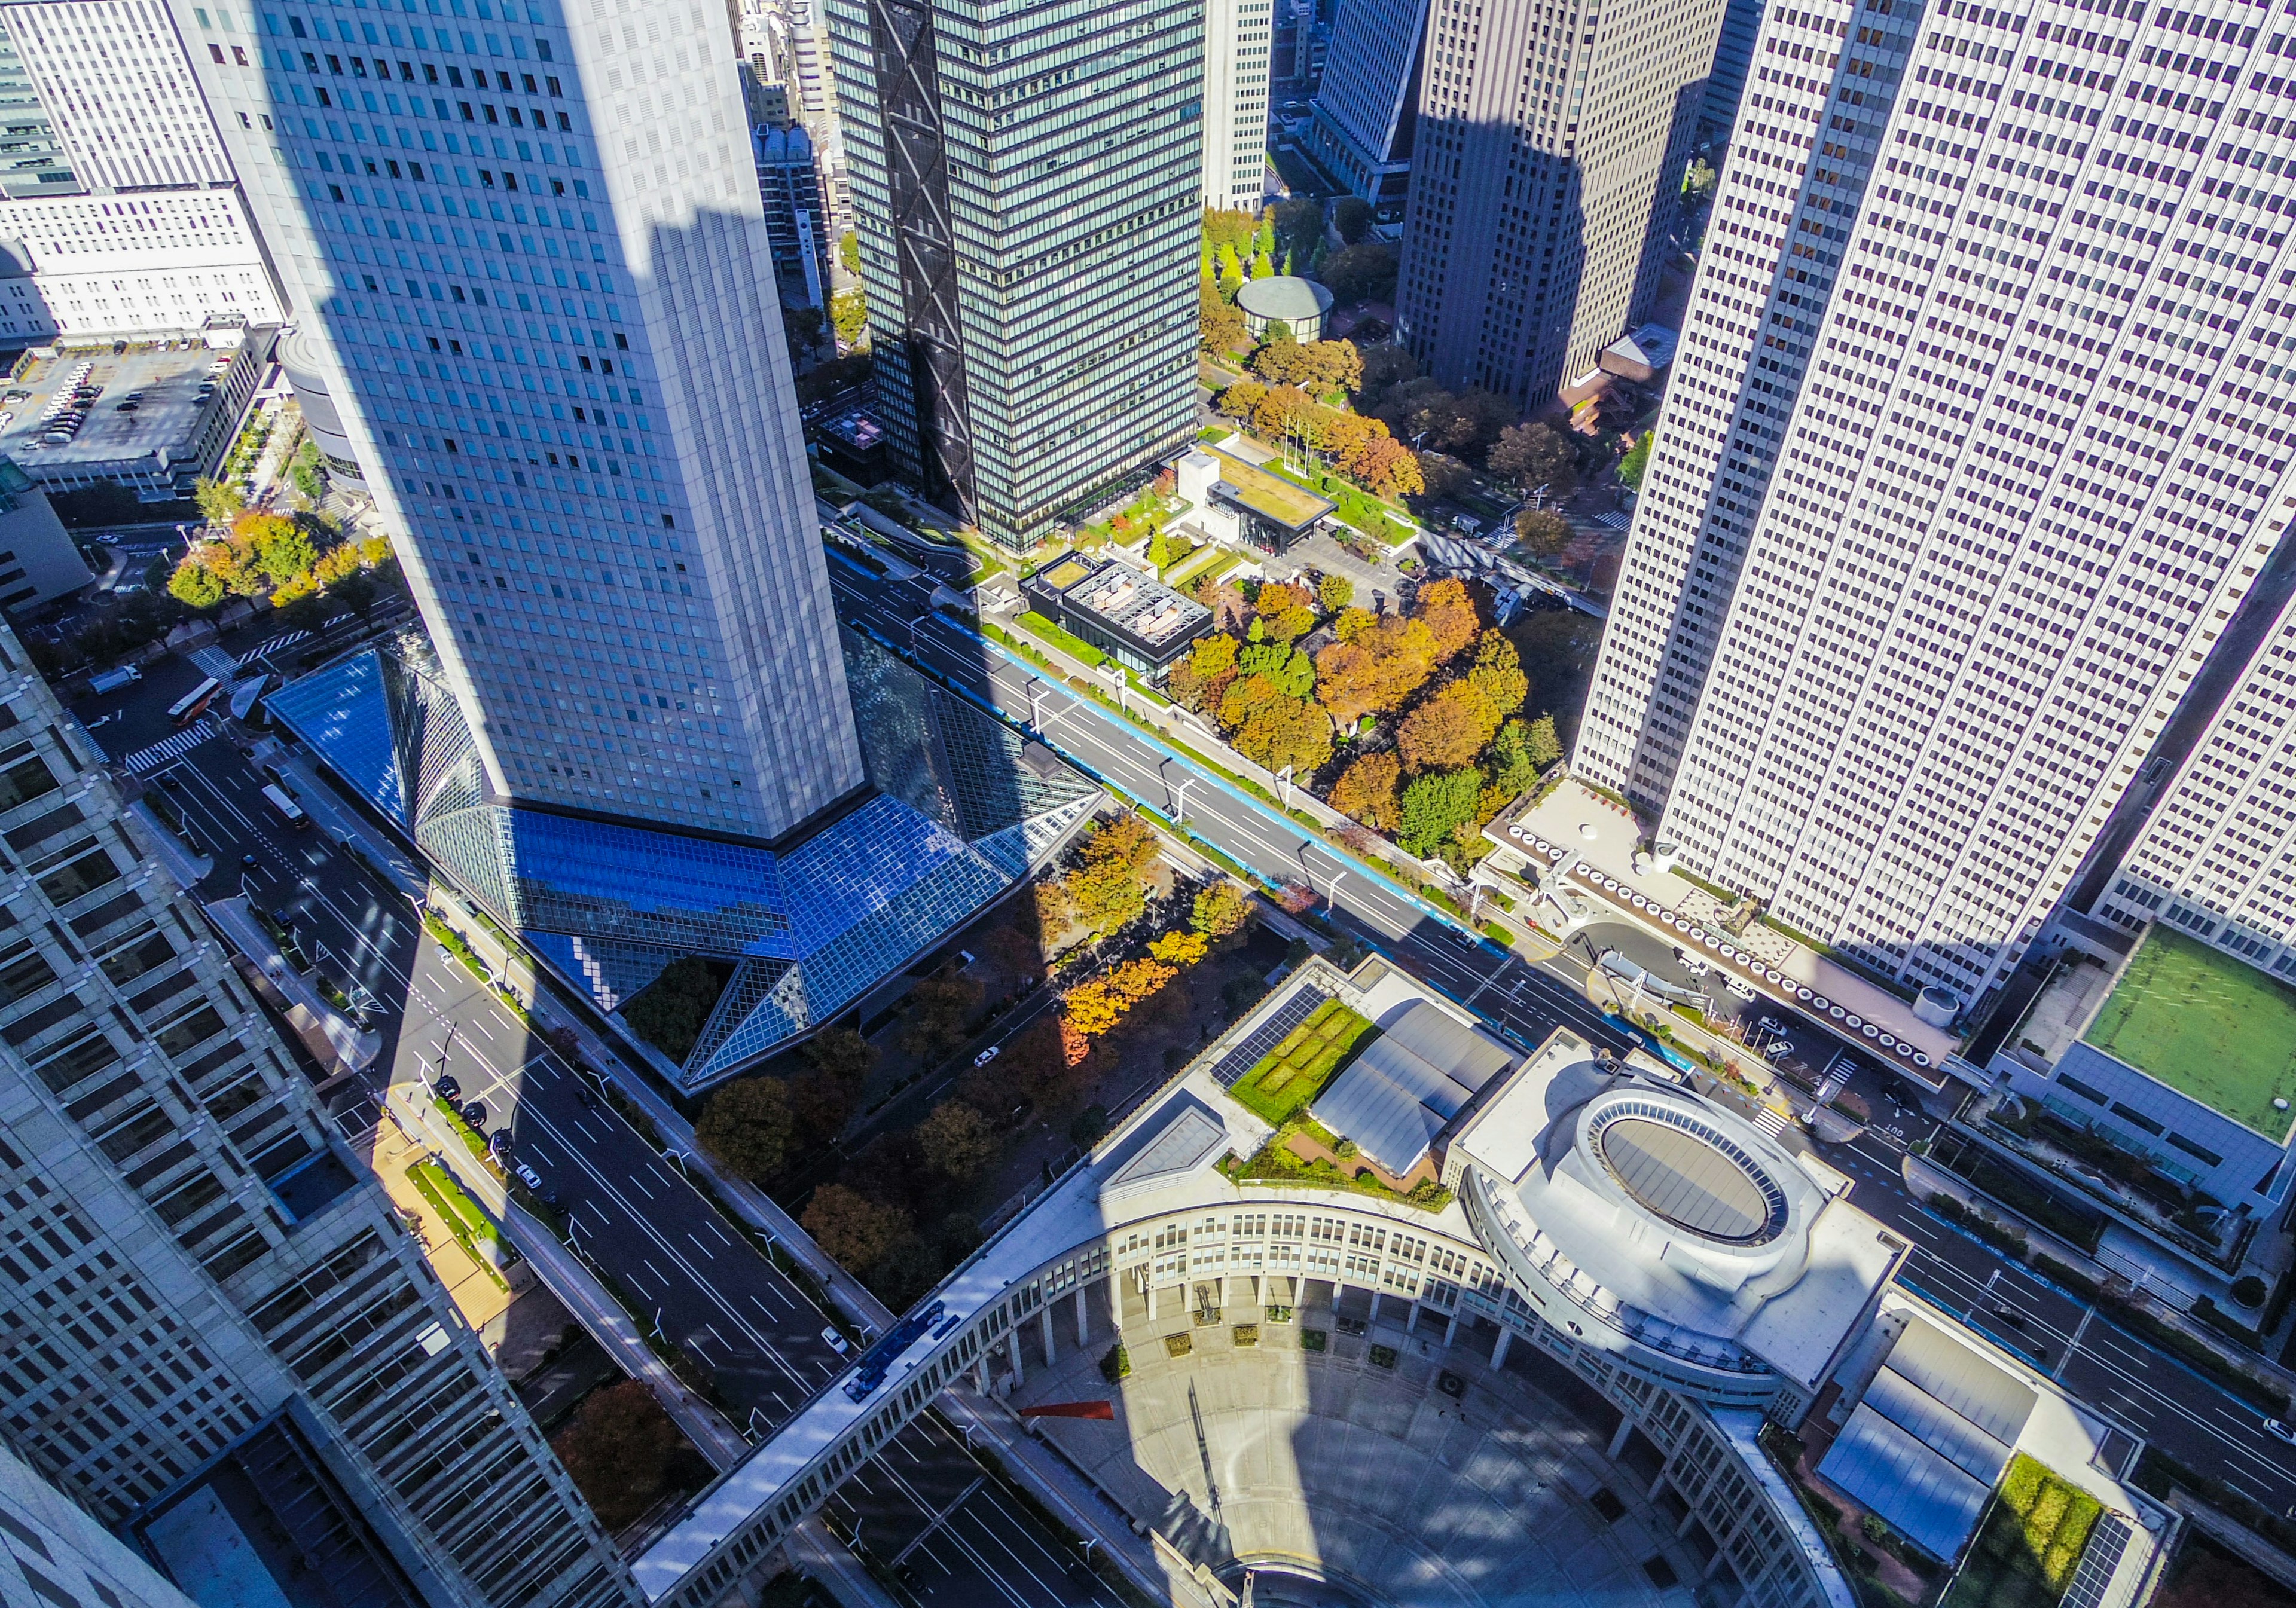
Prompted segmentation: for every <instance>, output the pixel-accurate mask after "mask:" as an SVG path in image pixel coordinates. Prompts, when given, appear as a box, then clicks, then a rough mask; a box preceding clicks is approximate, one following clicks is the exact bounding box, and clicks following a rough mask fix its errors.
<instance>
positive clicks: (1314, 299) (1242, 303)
mask: <svg viewBox="0 0 2296 1608" xmlns="http://www.w3.org/2000/svg"><path fill="white" fill-rule="evenodd" d="M1235 305H1236V306H1239V307H1242V309H1243V310H1244V311H1245V312H1247V313H1249V314H1251V315H1252V316H1253V317H1255V318H1282V319H1286V320H1289V319H1294V318H1320V317H1322V316H1323V315H1324V314H1326V313H1328V312H1330V311H1331V310H1332V293H1331V292H1330V291H1329V290H1325V289H1324V287H1323V286H1321V285H1319V284H1317V283H1316V282H1315V281H1314V280H1312V279H1300V278H1299V277H1297V276H1296V275H1292V274H1286V273H1278V274H1276V275H1275V276H1274V277H1272V278H1268V279H1251V280H1246V281H1245V282H1244V283H1243V289H1242V290H1238V291H1237V292H1236V293H1235Z"/></svg>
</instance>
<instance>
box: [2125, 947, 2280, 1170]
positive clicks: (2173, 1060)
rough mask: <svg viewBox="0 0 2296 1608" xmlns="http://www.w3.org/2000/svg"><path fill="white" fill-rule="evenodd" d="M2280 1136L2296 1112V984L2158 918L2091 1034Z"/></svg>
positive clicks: (2217, 1107) (2192, 1093)
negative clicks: (2278, 1103)
mask: <svg viewBox="0 0 2296 1608" xmlns="http://www.w3.org/2000/svg"><path fill="white" fill-rule="evenodd" d="M2083 1036H2084V1038H2085V1039H2086V1041H2087V1042H2088V1043H2089V1044H2091V1045H2093V1046H2095V1048H2096V1049H2101V1050H2103V1051H2104V1052H2105V1053H2106V1054H2107V1055H2110V1056H2114V1057H2118V1058H2120V1060H2123V1061H2126V1062H2128V1064H2129V1065H2131V1066H2134V1067H2136V1069H2137V1070H2138V1071H2140V1072H2143V1073H2146V1074H2147V1075H2149V1076H2151V1077H2154V1078H2158V1079H2159V1080H2160V1081H2161V1082H2163V1083H2166V1084H2168V1085H2169V1088H2171V1089H2174V1090H2177V1091H2178V1092H2179V1093H2181V1094H2185V1095H2187V1096H2189V1097H2191V1098H2194V1099H2195V1100H2198V1101H2200V1102H2201V1103H2202V1105H2205V1106H2209V1107H2210V1109H2211V1110H2214V1111H2217V1112H2219V1113H2221V1114H2223V1115H2225V1116H2227V1117H2230V1118H2231V1119H2232V1120H2233V1121H2234V1122H2240V1123H2243V1124H2244V1125H2245V1126H2247V1127H2249V1128H2251V1129H2254V1130H2256V1131H2257V1132H2259V1133H2260V1134H2263V1135H2264V1136H2265V1137H2266V1138H2267V1139H2270V1140H2271V1141H2272V1142H2273V1143H2274V1144H2276V1145H2277V1144H2284V1143H2285V1142H2286V1140H2287V1138H2288V1133H2289V1128H2290V1124H2291V1122H2292V1121H2296V1111H2282V1110H2276V1109H2274V1107H2273V1104H2272V1102H2273V1101H2274V1100H2275V1099H2283V1100H2287V1101H2289V1102H2291V1104H2292V1106H2296V990H2291V989H2289V988H2288V987H2287V986H2286V985H2284V984H2279V983H2276V982H2274V981H2273V980H2272V979H2271V978H2270V977H2267V975H2264V974H2263V973H2262V972H2260V971H2258V970H2257V969H2256V968H2255V967H2251V966H2250V965H2248V964H2247V963H2245V962H2244V961H2241V960H2236V959H2234V958H2233V957H2232V956H2230V955H2227V954H2224V953H2222V952H2220V951H2217V950H2214V949H2211V948H2210V947H2209V946H2208V945H2207V944H2205V943H2199V942H2197V941H2196V940H2194V939H2191V938H2187V937H2185V935H2183V934H2182V933H2177V932H2171V931H2169V930H2168V929H2167V928H2165V927H2161V926H2155V927H2153V930H2152V931H2151V932H2150V933H2149V934H2147V935H2145V939H2144V945H2143V947H2142V948H2140V949H2138V950H2137V951H2136V955H2135V957H2134V958H2132V959H2130V961H2129V962H2128V969H2127V970H2126V971H2124V972H2123V973H2122V974H2121V976H2120V982H2119V983H2117V984H2114V985H2113V989H2112V993H2111V994H2110V995H2109V996H2108V997H2107V998H2106V1000H2105V1001H2104V1005H2103V1008H2102V1009H2100V1010H2099V1011H2098V1012H2097V1014H2096V1019H2095V1021H2094V1022H2092V1023H2090V1024H2089V1027H2088V1032H2087V1033H2086V1034H2085V1035H2083Z"/></svg>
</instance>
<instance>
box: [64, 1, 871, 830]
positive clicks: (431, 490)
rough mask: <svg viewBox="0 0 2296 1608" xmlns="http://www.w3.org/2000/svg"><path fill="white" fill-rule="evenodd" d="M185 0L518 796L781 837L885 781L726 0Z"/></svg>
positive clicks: (445, 635)
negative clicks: (842, 644)
mask: <svg viewBox="0 0 2296 1608" xmlns="http://www.w3.org/2000/svg"><path fill="white" fill-rule="evenodd" d="M108 3H111V0H108ZM116 3H118V4H127V3H128V0H116ZM172 10H173V12H174V14H175V23H176V30H177V31H178V32H179V33H180V34H181V35H182V37H183V38H184V41H185V42H186V43H187V44H188V45H189V46H190V50H191V56H192V61H193V70H194V71H195V72H196V74H197V75H198V78H199V80H200V84H201V88H203V89H204V90H205V92H206V96H207V101H208V103H209V105H210V106H212V107H213V108H214V110H215V116H216V120H217V123H218V124H219V125H220V126H221V127H222V131H223V139H224V143H225V147H226V149H227V150H228V151H229V153H230V156H231V159H232V162H233V165H234V167H236V169H237V171H238V174H239V177H240V180H241V183H242V184H244V185H245V187H246V191H247V195H248V199H249V201H250V205H251V206H252V208H253V209H254V212H255V215H256V217H257V220H258V224H259V225H260V227H261V229H262V233H263V237H264V240H265V241H266V244H267V245H268V246H269V248H270V251H271V256H272V259H273V260H274V261H275V263H276V264H277V265H278V268H279V272H280V275H281V277H282V279H283V281H284V282H285V284H286V287H287V290H288V292H289V296H290V299H291V301H292V302H293V303H294V305H295V307H296V311H297V316H298V317H299V320H300V321H301V322H300V331H301V333H302V334H303V335H304V336H305V337H307V339H308V341H309V342H310V343H311V344H310V351H311V354H312V355H313V357H314V359H315V366H316V368H317V369H318V370H319V371H320V372H319V374H318V376H317V377H318V378H319V380H321V381H322V382H323V383H324V388H325V389H326V391H327V393H328V394H329V396H332V398H333V400H334V402H335V404H336V406H337V409H338V411H339V412H340V416H341V424H342V428H343V434H344V437H346V438H347V439H348V442H349V443H350V445H351V447H352V449H353V451H354V453H355V455H356V456H357V461H358V462H359V465H360V468H361V472H362V473H363V475H364V476H365V483H366V485H367V486H368V488H369V489H370V490H371V491H372V492H373V494H374V497H375V500H376V502H377V505H378V509H379V510H380V512H381V516H382V518H383V522H384V523H385V524H387V525H388V526H389V528H390V529H391V531H392V532H393V533H394V540H395V542H396V544H397V549H398V556H399V558H400V559H401V560H402V561H403V563H404V564H405V566H406V575H407V580H408V583H409V584H410V585H411V587H412V588H413V591H414V596H415V600H416V601H417V602H418V603H419V604H420V605H421V607H422V616H423V618H424V619H425V620H426V621H427V622H428V623H429V624H430V632H431V640H432V641H433V643H434V645H435V648H436V650H437V653H438V655H439V659H440V661H441V664H440V672H439V673H440V677H441V679H442V681H443V684H444V686H445V687H446V688H447V690H450V691H451V693H452V695H453V696H454V698H455V701H456V702H457V703H458V704H459V705H460V706H461V707H462V711H463V718H464V724H465V726H466V728H467V730H468V732H469V736H470V739H471V742H472V744H473V746H474V747H475V749H476V751H477V754H478V761H479V763H480V766H481V767H482V768H483V771H484V772H485V791H486V792H487V793H488V795H489V796H495V797H500V798H521V799H526V800H530V801H534V802H537V803H543V804H551V805H554V806H558V807H562V808H570V809H579V810H582V811H585V812H592V813H596V814H603V815H614V816H619V817H622V818H624V819H627V820H635V821H638V822H641V823H644V824H657V823H668V824H671V825H675V826H677V827H681V828H699V829H701V830H705V831H720V832H727V833H735V834H741V835H745V836H751V837H778V836H780V835H782V834H783V833H786V832H788V831H791V830H792V829H793V828H796V827H797V826H798V824H799V822H801V821H804V820H808V819H810V818H811V817H813V816H815V815H816V814H818V813H820V812H822V811H824V810H826V809H830V808H832V807H834V806H835V805H836V804H839V803H840V801H841V800H843V799H845V798H847V797H849V796H851V795H852V794H853V793H854V791H855V790H856V789H857V788H859V787H860V785H861V782H862V767H861V756H860V747H859V743H858V741H857V737H856V734H855V732H854V730H853V722H852V717H851V713H850V711H849V708H848V706H847V703H846V698H845V688H844V685H843V682H842V681H841V679H840V677H841V675H842V673H843V661H842V657H841V656H840V654H839V652H838V649H837V628H836V616H835V613H834V610H833V608H832V603H831V600H830V595H829V577H828V573H827V570H826V567H825V566H824V562H823V559H822V554H821V550H820V543H819V539H818V538H819V531H818V522H817V520H816V513H815V508H814V499H813V487H812V484H811V481H810V480H809V478H808V475H807V471H806V467H805V445H804V442H803V440H802V438H801V436H800V432H799V424H798V418H797V403H796V396H795V393H794V391H793V389H792V388H791V378H790V371H789V363H788V360H787V356H786V354H785V351H784V348H783V336H782V333H781V320H780V318H779V317H778V316H776V314H777V310H778V309H777V306H776V304H775V294H774V273H773V257H772V253H771V249H770V246H769V243H768V241H767V230H766V222H765V215H764V210H763V204H762V201H761V200H760V197H759V193H758V181H757V167H756V163H755V159H754V155H753V153H752V151H751V150H750V137H749V133H748V127H749V125H748V121H747V118H746V116H745V112H744V108H743V105H742V94H741V89H740V85H739V82H738V80H737V78H736V75H735V73H734V70H733V63H734V61H735V60H736V50H735V45H734V36H733V25H732V22H731V20H730V19H729V17H728V15H727V12H726V9H725V8H724V7H683V6H677V7H669V8H663V7H660V6H651V5H644V4H631V3H630V0H603V3H602V4H599V5H596V6H591V7H586V8H584V9H583V12H582V14H581V15H580V16H579V18H578V19H577V18H575V17H572V16H570V15H569V14H568V13H567V12H564V11H562V9H560V8H558V7H556V6H553V5H546V4H541V3H540V0H537V3H535V4H521V0H504V4H503V5H502V6H501V7H500V8H499V14H498V15H497V16H496V17H495V18H494V19H493V21H494V23H495V24H496V26H493V27H490V28H488V29H477V28H475V27H474V28H472V29H468V30H466V29H461V28H456V27H454V26H452V19H451V17H449V18H447V19H445V20H441V19H440V18H439V17H437V16H435V15H434V14H433V13H431V12H429V11H427V10H426V9H424V8H423V7H422V6H421V5H420V4H416V0H373V3H372V4H368V0H359V4H342V3H340V0H314V4H310V5H308V6H306V7H303V8H302V9H290V10H285V11H272V12H258V13H246V12H233V11H229V10H226V9H221V8H217V7H213V6H194V5H190V4H174V5H173V6H172ZM385 12H387V13H388V15H387V16H384V15H379V14H377V13H385ZM234 29H236V31H234ZM369 34H373V36H374V37H373V38H372V39H370V38H369V37H367V36H368V35H369ZM386 80H387V82H386ZM735 331H740V332H742V334H743V336H744V338H742V339H734V338H732V334H733V332H735Z"/></svg>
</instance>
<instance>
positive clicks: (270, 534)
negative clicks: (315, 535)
mask: <svg viewBox="0 0 2296 1608" xmlns="http://www.w3.org/2000/svg"><path fill="white" fill-rule="evenodd" d="M318 556H319V555H318V553H317V551H316V550H315V549H314V548H313V547H312V545H311V537H310V534H309V533H308V532H307V531H306V530H304V529H303V527H302V526H299V525H297V524H295V523H294V522H293V521H291V520H288V519H274V520H269V521H266V528H265V529H264V530H263V531H262V533H261V534H260V535H258V537H257V538H256V543H255V567H257V568H258V569H259V570H261V571H262V572H263V574H264V575H265V576H266V578H267V579H268V580H269V581H270V582H271V584H273V585H274V586H283V585H285V584H287V583H288V582H290V581H299V580H301V579H302V578H303V577H304V576H305V575H309V574H310V573H311V566H312V565H313V564H314V563H316V562H317V560H318Z"/></svg>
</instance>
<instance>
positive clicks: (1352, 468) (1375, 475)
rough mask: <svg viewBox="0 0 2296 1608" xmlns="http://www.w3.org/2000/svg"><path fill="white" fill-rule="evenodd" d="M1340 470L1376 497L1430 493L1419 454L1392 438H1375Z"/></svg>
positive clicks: (1352, 454) (1352, 455)
mask: <svg viewBox="0 0 2296 1608" xmlns="http://www.w3.org/2000/svg"><path fill="white" fill-rule="evenodd" d="M1266 405H1267V404H1266V403H1265V402H1263V403H1262V404H1261V406H1263V407H1265V406H1266ZM1340 467H1341V469H1344V470H1346V471H1347V473H1348V474H1349V477H1350V478H1353V479H1354V480H1355V481H1356V482H1357V484H1358V485H1360V486H1363V488H1364V489H1365V490H1366V491H1368V492H1370V493H1371V494H1373V495H1374V496H1380V497H1415V496H1417V495H1419V494H1420V493H1422V492H1423V491H1425V490H1426V489H1427V480H1426V478H1425V477H1424V476H1423V475H1422V474H1421V473H1420V469H1419V454H1418V453H1415V452H1413V451H1412V450H1411V449H1410V448H1409V447H1407V446H1406V445H1403V443H1401V442H1400V441H1398V440H1396V439H1394V438H1393V437H1389V436H1374V437H1370V438H1368V439H1367V440H1365V442H1364V444H1363V445H1361V446H1358V447H1357V448H1356V450H1355V451H1354V452H1352V453H1349V454H1348V455H1347V457H1345V458H1344V459H1342V460H1341V462H1340Z"/></svg>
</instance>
